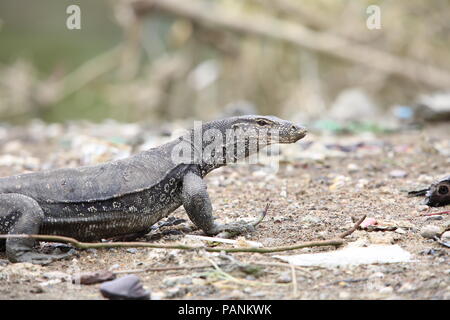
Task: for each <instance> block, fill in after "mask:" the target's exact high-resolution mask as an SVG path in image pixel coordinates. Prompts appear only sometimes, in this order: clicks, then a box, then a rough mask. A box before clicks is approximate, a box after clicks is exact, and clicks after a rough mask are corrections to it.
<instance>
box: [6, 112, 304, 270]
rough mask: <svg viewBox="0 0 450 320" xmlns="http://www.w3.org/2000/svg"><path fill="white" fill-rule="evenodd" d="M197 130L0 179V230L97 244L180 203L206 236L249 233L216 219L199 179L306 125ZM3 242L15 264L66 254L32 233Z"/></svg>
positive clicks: (293, 136) (245, 121) (240, 122)
mask: <svg viewBox="0 0 450 320" xmlns="http://www.w3.org/2000/svg"><path fill="white" fill-rule="evenodd" d="M197 127H198V128H196V127H195V126H194V129H192V130H190V131H188V132H187V133H186V134H184V135H182V136H181V137H179V138H177V139H175V140H173V141H171V142H168V143H166V144H163V145H161V146H159V147H156V148H152V149H150V150H147V151H144V152H141V153H138V154H135V155H133V156H131V157H129V158H126V159H123V160H117V161H111V162H107V163H103V164H100V165H94V166H85V167H79V168H70V169H56V170H49V171H42V172H36V173H27V174H21V175H16V176H11V177H4V178H0V234H48V235H62V236H68V237H73V238H76V239H78V240H81V241H95V240H99V239H104V238H108V237H113V236H119V235H127V234H131V233H139V232H145V231H148V230H149V228H150V226H152V225H153V224H154V223H156V222H158V221H159V220H161V219H162V218H164V217H166V216H168V215H169V214H170V213H171V212H173V211H174V210H175V209H177V208H178V207H179V206H181V205H183V206H184V208H185V210H186V212H187V214H188V216H189V218H190V220H191V221H192V222H193V223H194V224H195V225H196V226H197V227H199V228H200V229H202V230H203V232H205V233H206V234H208V235H215V234H218V233H220V232H222V231H230V232H245V231H248V230H249V229H251V227H252V226H253V225H252V224H251V223H247V224H244V223H231V224H218V223H216V222H214V219H213V216H212V207H211V201H210V199H209V197H208V193H207V190H206V185H205V182H204V181H203V177H204V176H205V175H206V174H208V173H209V172H211V171H212V170H213V169H216V168H219V167H221V166H224V165H226V164H227V163H230V162H236V161H238V160H240V159H244V158H247V157H248V156H249V155H250V154H254V153H257V152H258V151H259V149H260V148H261V147H264V146H267V145H270V144H274V143H294V142H296V141H298V140H299V139H301V138H303V137H304V136H305V135H306V129H305V128H304V127H302V126H299V125H296V124H294V123H292V122H289V121H286V120H282V119H279V118H276V117H273V116H256V115H252V116H240V117H231V118H225V119H221V120H216V121H211V122H207V123H204V124H202V125H200V126H197ZM1 241H3V243H2V244H3V247H4V248H5V249H6V255H7V257H8V259H9V260H10V261H13V262H33V263H48V262H51V261H53V260H54V259H60V258H63V257H64V256H65V254H44V253H40V252H36V251H34V250H33V246H34V243H35V242H34V240H33V239H31V238H8V239H6V240H1ZM5 241H6V242H5Z"/></svg>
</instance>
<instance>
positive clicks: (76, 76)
mask: <svg viewBox="0 0 450 320" xmlns="http://www.w3.org/2000/svg"><path fill="white" fill-rule="evenodd" d="M121 51H122V46H118V47H115V48H113V49H111V50H109V51H107V52H104V53H102V54H100V55H98V56H96V57H94V58H93V59H91V60H89V61H87V62H85V63H84V64H83V65H81V66H80V67H79V68H78V69H76V70H75V71H73V72H72V73H70V74H68V75H67V76H66V77H65V78H63V79H62V80H61V81H60V82H59V84H58V85H59V87H60V88H61V90H58V91H57V93H56V94H55V96H53V97H52V99H51V101H50V102H51V103H58V102H59V101H61V100H63V99H65V98H66V97H68V96H69V95H71V94H73V93H75V92H77V91H78V90H80V89H81V88H83V87H84V86H86V85H88V84H89V83H90V82H92V81H94V80H95V79H97V78H98V77H100V76H101V75H103V74H105V73H107V72H109V71H111V70H113V69H114V68H115V67H116V66H117V61H118V59H119V55H120V53H121Z"/></svg>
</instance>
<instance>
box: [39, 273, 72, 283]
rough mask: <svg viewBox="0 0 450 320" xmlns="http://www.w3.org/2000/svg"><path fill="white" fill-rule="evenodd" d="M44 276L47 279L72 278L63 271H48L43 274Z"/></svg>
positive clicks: (64, 279)
mask: <svg viewBox="0 0 450 320" xmlns="http://www.w3.org/2000/svg"><path fill="white" fill-rule="evenodd" d="M43 276H44V278H45V279H49V280H53V279H58V280H63V281H66V280H68V279H70V275H68V274H67V273H64V272H61V271H50V272H46V273H44V274H43Z"/></svg>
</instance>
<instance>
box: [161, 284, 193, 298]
mask: <svg viewBox="0 0 450 320" xmlns="http://www.w3.org/2000/svg"><path fill="white" fill-rule="evenodd" d="M187 292H188V290H187V288H183V287H176V288H170V289H168V290H167V291H166V294H165V297H166V298H167V299H174V298H181V297H183V296H185V295H186V294H187Z"/></svg>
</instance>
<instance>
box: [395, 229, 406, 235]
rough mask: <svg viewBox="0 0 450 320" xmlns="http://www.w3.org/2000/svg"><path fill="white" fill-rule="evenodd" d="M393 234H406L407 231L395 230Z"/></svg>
mask: <svg viewBox="0 0 450 320" xmlns="http://www.w3.org/2000/svg"><path fill="white" fill-rule="evenodd" d="M395 232H396V233H399V234H406V233H407V231H406V230H405V229H402V228H397V229H395Z"/></svg>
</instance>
